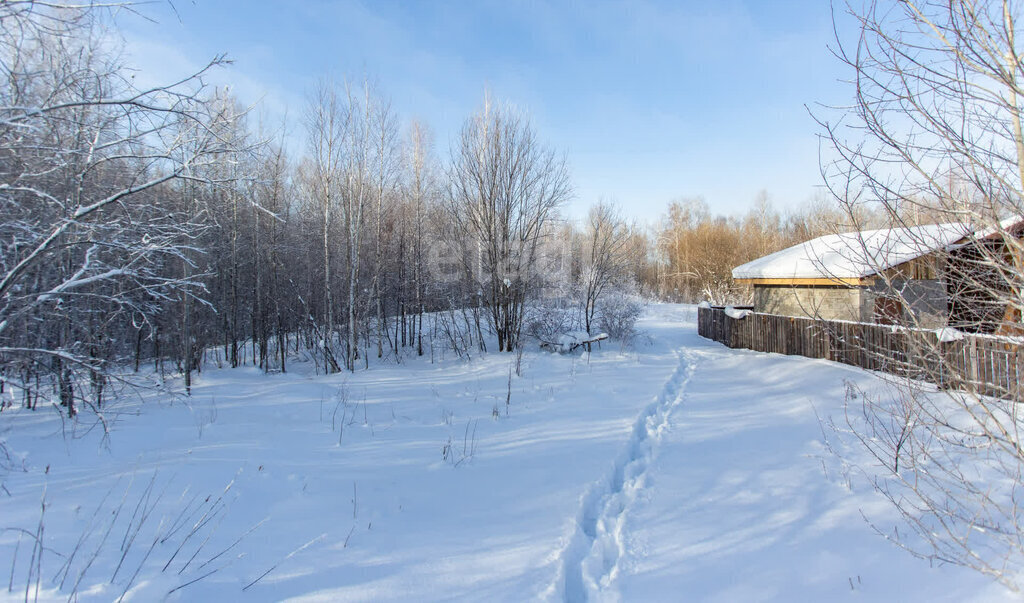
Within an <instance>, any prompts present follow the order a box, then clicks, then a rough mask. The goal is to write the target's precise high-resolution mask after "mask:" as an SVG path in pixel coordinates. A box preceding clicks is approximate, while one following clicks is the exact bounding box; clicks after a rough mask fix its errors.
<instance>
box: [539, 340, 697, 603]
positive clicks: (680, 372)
mask: <svg viewBox="0 0 1024 603" xmlns="http://www.w3.org/2000/svg"><path fill="white" fill-rule="evenodd" d="M692 369H693V363H692V362H691V361H690V358H688V356H687V355H686V354H681V355H680V360H679V365H678V366H677V367H676V369H675V371H674V372H673V374H672V376H671V377H670V378H669V380H668V382H667V383H666V384H665V386H664V387H663V388H662V391H661V393H660V394H658V396H657V397H656V398H655V400H654V402H652V403H651V404H650V405H648V406H647V408H645V409H644V410H643V411H642V412H641V413H640V415H639V416H638V417H637V418H636V421H635V422H634V423H633V430H632V433H631V434H630V437H629V440H628V441H627V442H626V446H625V447H624V448H623V450H622V452H621V453H620V454H619V456H618V458H617V459H616V461H615V463H614V464H613V466H612V469H611V471H610V472H609V474H608V475H607V476H606V478H605V479H603V480H602V481H600V482H597V483H596V484H594V485H593V486H592V487H591V488H590V490H589V491H588V492H587V494H586V495H585V496H584V497H583V501H582V504H581V507H580V511H579V514H578V516H577V530H576V534H575V535H574V537H573V539H572V541H571V542H570V543H569V545H568V546H567V547H566V549H565V550H564V551H563V553H562V562H563V567H562V572H561V575H562V576H563V577H564V580H565V583H564V585H563V587H564V588H563V589H558V590H560V591H562V592H563V593H564V598H565V601H569V602H577V601H587V600H616V599H617V598H618V597H617V596H616V593H615V592H614V591H612V590H611V589H609V587H610V586H611V585H612V583H613V582H614V581H615V579H616V578H617V576H618V574H619V572H620V571H621V567H620V563H621V561H622V559H623V557H624V554H625V552H626V551H625V547H626V540H625V534H624V528H625V525H624V524H625V519H626V510H627V509H628V508H629V507H630V506H631V505H632V504H633V502H634V501H635V500H636V498H637V496H638V494H639V492H640V491H641V490H642V489H643V487H644V483H645V481H646V475H647V469H648V466H649V465H650V462H651V459H652V458H653V456H654V451H655V448H656V446H657V445H658V443H659V442H660V440H661V436H662V432H663V431H664V429H665V428H666V426H667V425H668V421H669V416H670V415H671V413H672V411H673V410H674V409H675V408H676V407H677V406H679V405H680V404H681V403H682V401H683V398H684V392H685V389H686V384H687V382H688V381H689V379H690V375H691V373H692Z"/></svg>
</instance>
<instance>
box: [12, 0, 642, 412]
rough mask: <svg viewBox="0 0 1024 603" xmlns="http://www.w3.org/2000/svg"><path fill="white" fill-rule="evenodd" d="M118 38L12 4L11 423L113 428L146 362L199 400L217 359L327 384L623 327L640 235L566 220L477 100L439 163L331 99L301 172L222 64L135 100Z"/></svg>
mask: <svg viewBox="0 0 1024 603" xmlns="http://www.w3.org/2000/svg"><path fill="white" fill-rule="evenodd" d="M108 16H109V13H108V7H106V5H91V4H87V5H81V6H75V5H69V6H47V5H42V4H39V3H34V2H29V1H25V2H19V1H11V2H5V3H3V4H2V5H0V53H2V58H3V60H2V61H0V69H2V70H3V71H2V73H3V80H4V81H3V84H4V85H3V86H2V87H0V245H2V247H0V394H2V397H0V400H2V401H3V403H4V404H12V403H19V402H20V403H23V404H24V405H26V406H29V407H35V406H36V405H38V404H39V403H40V402H49V401H54V402H56V403H58V404H60V405H61V406H62V407H63V408H65V409H66V412H67V413H68V414H69V415H74V414H75V413H76V412H77V410H78V409H79V408H80V407H81V406H82V405H87V406H90V407H93V408H94V409H97V410H98V409H99V408H100V407H101V406H102V404H103V403H104V399H105V397H106V396H108V395H109V390H110V388H111V386H113V385H117V384H118V383H133V382H134V377H133V373H134V372H137V371H139V370H140V369H141V368H143V367H144V366H146V365H147V364H148V363H153V365H154V366H155V367H156V369H157V370H158V371H160V372H161V374H164V373H174V374H181V375H183V376H184V379H185V384H186V387H189V386H190V384H191V379H192V375H193V374H194V373H195V372H196V371H199V370H202V368H203V362H204V358H205V359H209V358H210V357H211V352H212V356H213V357H215V358H218V359H219V361H220V362H221V363H223V364H226V365H229V366H239V365H242V364H251V365H254V366H259V367H261V368H262V369H264V370H266V371H271V370H280V371H284V370H287V368H288V358H289V357H290V355H292V354H295V353H302V354H306V355H308V356H309V357H311V358H312V359H313V360H314V361H315V362H316V363H317V366H318V367H319V368H320V369H321V370H324V371H327V372H333V371H339V370H345V369H347V370H355V369H357V368H359V367H360V366H362V367H366V366H369V360H370V358H393V359H399V358H401V357H402V355H403V354H420V355H422V354H425V353H429V351H430V350H432V349H433V346H434V345H435V343H437V342H441V343H443V344H444V345H447V346H449V347H451V348H453V349H455V351H456V352H458V353H465V352H468V351H469V350H470V349H471V348H475V349H484V348H485V347H486V346H487V345H488V341H493V340H494V339H493V338H495V337H496V339H497V349H498V350H502V351H504V350H508V351H511V350H515V349H518V348H519V347H520V346H521V345H522V339H521V338H522V334H523V331H524V324H526V323H528V322H531V320H532V323H531V324H543V323H544V320H543V317H541V318H540V319H537V318H536V317H534V319H529V317H528V314H529V312H530V311H531V308H532V307H534V306H537V305H547V306H549V307H557V309H558V310H559V316H560V317H561V320H562V324H563V326H564V322H565V317H566V316H568V317H569V318H568V320H569V322H570V323H571V324H570V325H568V326H576V327H579V328H585V329H588V330H589V329H591V328H598V327H599V326H600V325H599V324H598V323H601V321H602V320H605V321H606V322H607V321H610V322H615V320H617V319H618V318H621V317H616V316H611V315H610V314H609V315H608V316H605V315H603V314H602V311H601V305H602V304H601V300H602V298H604V297H606V296H607V295H608V294H609V292H611V291H633V290H635V283H636V280H637V279H638V277H639V272H640V270H639V269H638V268H637V267H638V266H643V265H644V261H643V258H644V256H645V255H646V254H647V249H646V240H645V238H644V236H643V235H642V233H640V231H639V230H638V229H636V228H635V227H633V226H631V225H629V224H627V222H626V221H625V220H624V219H623V218H622V217H621V215H620V214H618V212H617V211H616V210H615V209H614V208H613V207H611V206H609V205H604V204H598V205H596V206H595V207H594V208H593V210H592V211H591V212H590V214H589V216H588V218H587V219H585V220H583V221H582V222H581V223H578V224H574V223H570V222H567V221H565V220H564V219H562V218H561V217H560V214H559V207H560V206H561V205H562V204H563V203H564V202H565V201H566V200H567V199H568V198H569V197H570V196H571V194H572V191H571V187H570V183H569V176H568V172H567V169H566V167H565V163H564V159H563V158H562V156H561V155H559V154H558V153H557V152H555V151H554V150H552V149H550V148H548V147H547V146H545V145H544V144H543V143H542V142H541V141H540V140H539V138H538V136H537V134H536V133H535V131H534V130H533V128H532V126H531V125H530V123H529V122H528V120H526V119H525V118H524V117H523V116H522V115H521V114H520V113H519V112H517V111H516V110H514V109H513V108H511V107H508V106H504V105H501V104H498V103H492V102H490V101H485V103H484V105H483V107H482V108H481V109H480V110H479V112H478V113H476V114H475V115H472V116H470V117H469V118H468V119H467V120H466V122H465V125H464V127H463V129H462V131H461V133H460V134H459V136H458V138H457V142H456V143H455V144H453V150H452V152H451V156H450V157H448V158H446V160H442V159H441V158H439V157H438V156H437V154H436V151H435V148H434V144H433V140H432V137H431V134H430V131H429V129H428V128H427V127H426V126H425V125H424V124H419V123H415V122H411V123H405V122H403V121H402V118H401V117H400V116H399V115H397V114H396V113H395V111H394V110H393V109H392V107H391V105H390V103H389V102H388V100H387V98H386V96H385V95H383V94H382V93H381V92H379V91H378V90H377V89H375V87H374V86H372V85H370V84H369V83H367V82H350V81H331V80H328V79H325V80H323V81H322V82H321V83H320V84H319V85H318V86H317V88H316V89H315V90H313V91H311V92H310V94H309V100H308V102H307V105H306V107H304V109H303V111H302V119H301V127H302V134H304V138H305V140H306V141H307V142H306V146H305V147H304V148H302V149H301V150H299V151H298V152H296V153H294V154H290V153H289V152H288V151H287V150H286V145H285V144H284V141H283V138H282V137H281V136H280V134H279V133H275V132H274V131H273V130H268V129H266V128H265V127H263V124H261V123H260V121H259V120H258V119H257V117H256V115H255V114H254V113H253V112H252V111H251V110H248V109H247V108H245V107H243V106H241V105H240V104H239V103H238V101H237V100H235V99H233V98H232V97H230V96H229V95H227V94H226V93H224V92H222V91H218V90H211V89H209V88H208V87H207V86H206V85H205V84H204V76H206V75H207V73H208V71H209V70H210V69H216V68H218V67H219V66H220V64H221V63H223V59H222V58H218V59H215V60H213V61H212V62H211V63H210V65H208V66H207V67H206V69H203V70H201V71H200V72H198V73H195V74H193V75H192V76H191V77H188V78H185V79H183V80H182V81H179V82H176V83H173V84H171V85H168V86H157V87H153V88H148V89H141V88H139V87H138V86H137V85H136V84H135V79H134V77H133V74H132V73H131V71H130V70H128V69H127V68H126V66H125V65H124V64H123V63H121V62H120V58H119V55H118V53H117V52H114V51H112V50H111V49H110V48H109V39H106V38H103V37H102V36H101V35H100V34H99V33H97V32H101V31H103V27H100V26H101V25H109V24H110V23H109V22H108V21H107V18H108ZM540 299H544V300H548V302H550V303H546V304H537V303H536V302H537V301H538V300H540ZM427 313H433V314H434V315H435V316H436V318H437V319H436V320H426V321H425V320H424V316H425V314H427ZM428 331H429V332H428Z"/></svg>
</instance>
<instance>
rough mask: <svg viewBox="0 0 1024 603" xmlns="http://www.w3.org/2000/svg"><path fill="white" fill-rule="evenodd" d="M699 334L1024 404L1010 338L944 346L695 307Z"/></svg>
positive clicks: (1016, 351)
mask: <svg viewBox="0 0 1024 603" xmlns="http://www.w3.org/2000/svg"><path fill="white" fill-rule="evenodd" d="M697 332H698V333H699V334H700V336H701V337H705V338H707V339H712V340H714V341H717V342H719V343H723V344H725V345H726V346H728V347H730V348H743V349H748V350H754V351H757V352H774V353H777V354H788V355H791V356H806V357H808V358H824V359H827V360H833V361H835V362H842V363H843V364H849V365H852V366H857V367H861V368H865V369H869V370H875V371H882V372H886V373H891V374H894V375H900V376H905V377H911V378H914V379H921V380H924V381H930V382H932V383H936V384H938V385H939V386H940V387H945V388H952V389H964V388H970V389H972V390H974V391H977V392H978V393H980V394H982V395H988V396H996V397H999V398H1006V399H1012V400H1024V397H1022V396H1024V390H1022V388H1021V385H1020V383H1021V380H1022V378H1024V351H1022V349H1021V348H1022V346H1021V345H1020V344H1019V343H1017V342H1015V341H1013V340H1009V339H1006V338H1000V337H991V336H974V335H969V334H965V335H964V338H963V339H960V340H957V341H947V342H940V341H939V339H938V336H937V335H936V333H935V332H934V331H926V330H921V329H908V328H902V327H895V326H890V325H878V324H869V323H854V322H842V321H828V320H815V319H812V318H798V317H793V316H778V315H774V314H760V313H749V314H747V315H746V316H745V317H743V318H732V317H730V316H728V315H727V314H726V312H725V308H721V307H710V308H707V307H702V308H700V309H699V310H698V312H697Z"/></svg>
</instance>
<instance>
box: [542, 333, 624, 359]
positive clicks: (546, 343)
mask: <svg viewBox="0 0 1024 603" xmlns="http://www.w3.org/2000/svg"><path fill="white" fill-rule="evenodd" d="M605 339H608V333H598V334H597V335H591V334H590V333H587V332H586V331H572V332H569V333H562V334H560V335H558V336H557V337H552V338H551V339H550V340H547V339H542V340H541V342H540V347H541V349H543V350H551V351H553V352H558V353H560V354H568V353H569V352H571V351H573V350H575V349H576V348H578V347H581V346H584V345H587V344H591V343H595V342H598V341H603V340H605Z"/></svg>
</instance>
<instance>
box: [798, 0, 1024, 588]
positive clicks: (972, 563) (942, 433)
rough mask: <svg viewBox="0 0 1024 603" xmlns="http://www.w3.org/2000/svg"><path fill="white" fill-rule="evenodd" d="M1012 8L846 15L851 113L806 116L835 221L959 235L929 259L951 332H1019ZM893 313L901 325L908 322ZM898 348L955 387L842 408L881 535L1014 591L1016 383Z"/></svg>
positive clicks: (908, 8) (910, 387)
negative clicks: (946, 302)
mask: <svg viewBox="0 0 1024 603" xmlns="http://www.w3.org/2000/svg"><path fill="white" fill-rule="evenodd" d="M1020 11H1021V5H1020V3H1019V2H1013V1H1010V0H978V1H971V0H957V1H941V2H940V1H931V0H922V1H912V0H902V1H899V2H880V1H879V2H868V3H866V4H865V5H864V6H863V7H856V8H854V7H850V8H849V14H850V15H851V16H852V18H853V19H854V20H855V21H856V23H857V24H858V25H859V30H860V31H859V34H860V35H859V36H858V37H857V38H856V40H855V41H851V42H848V43H847V42H845V41H843V40H839V43H838V44H837V47H836V50H835V54H836V56H837V57H838V58H839V59H840V60H841V61H842V62H843V63H845V65H846V66H847V67H848V68H849V70H850V74H851V79H852V83H853V86H854V90H855V93H856V96H855V102H854V104H853V105H852V106H851V107H846V108H839V109H838V110H836V111H834V112H830V111H827V110H822V111H820V112H819V114H818V115H817V117H816V119H818V121H819V123H820V124H821V126H822V130H823V135H824V138H825V140H826V142H827V143H828V145H827V147H828V153H829V157H830V161H829V162H827V163H826V164H825V166H824V168H823V169H824V175H825V178H826V182H827V183H828V185H829V187H830V189H831V191H832V193H833V194H834V195H835V197H836V198H837V199H838V200H839V201H840V202H841V203H842V204H843V205H844V206H845V208H846V209H847V214H848V216H850V217H852V218H855V217H856V216H857V214H858V212H859V211H860V210H861V208H862V207H864V206H866V205H872V206H876V207H878V208H880V209H881V210H882V211H883V212H884V213H885V215H887V217H888V223H889V225H890V226H893V227H903V226H909V225H912V224H918V223H922V222H956V223H962V224H964V228H965V232H970V233H973V234H969V235H967V236H966V237H965V239H964V240H963V241H962V242H961V243H960V244H958V245H955V246H953V249H950V250H948V253H944V252H942V251H941V250H940V255H941V257H940V258H939V262H938V270H939V271H940V272H941V276H940V278H941V282H942V283H943V284H944V285H945V287H946V293H947V294H948V296H949V298H950V305H951V309H952V312H951V315H950V322H951V324H953V325H954V326H956V327H958V328H960V329H964V330H972V331H995V332H996V333H1001V332H1002V333H1007V332H1014V331H1019V330H1020V310H1021V307H1022V305H1024V299H1022V295H1021V292H1022V290H1024V270H1022V268H1024V264H1022V261H1021V259H1022V258H1024V254H1022V244H1021V238H1020V235H1021V221H1020V216H1022V215H1024V134H1022V131H1021V109H1020V98H1021V95H1022V92H1024V90H1022V88H1021V84H1022V82H1024V55H1022V51H1021V49H1020V48H1019V46H1020V45H1019V44H1018V39H1017V38H1018V33H1019V32H1017V24H1018V22H1019V18H1020ZM853 221H856V220H855V219H854V220H853ZM880 278H881V279H883V280H884V284H885V286H886V287H887V288H888V289H889V290H890V291H891V292H893V294H895V295H897V296H899V298H900V304H901V306H907V307H909V306H910V305H912V304H913V303H914V301H915V300H914V299H913V297H912V296H911V295H910V294H908V293H907V291H908V290H907V289H906V288H904V287H903V284H904V283H905V282H906V281H905V275H903V274H883V275H880ZM902 318H903V321H904V324H905V325H906V326H915V317H914V315H912V314H910V313H905V314H903V315H902ZM909 332H910V331H908V333H909ZM1006 344H1007V345H1016V344H1013V343H1012V342H1009V341H1007V342H1006ZM912 346H913V348H914V349H913V350H912V352H913V353H915V354H919V355H922V356H924V357H929V358H933V359H934V362H933V365H934V367H935V368H934V371H933V373H934V374H932V375H930V376H929V378H930V379H932V380H935V381H938V382H941V383H945V384H951V385H952V386H953V387H954V388H955V390H956V391H940V392H934V391H927V390H926V388H924V387H923V386H921V384H920V382H918V381H916V380H914V379H912V378H908V379H906V380H903V381H901V382H900V383H899V384H898V385H899V386H900V394H899V395H898V396H897V399H896V400H886V399H885V398H878V397H871V396H868V397H865V396H863V395H860V396H857V399H858V400H860V401H861V404H862V406H863V409H862V410H863V412H860V413H856V412H855V413H849V416H850V417H852V418H851V420H850V426H851V427H853V429H854V430H855V432H856V433H857V435H858V438H859V439H860V441H861V442H862V443H863V444H864V445H865V446H866V448H867V450H868V451H869V452H870V454H871V455H873V457H874V458H876V459H877V460H878V461H879V462H880V464H881V465H882V466H884V467H887V468H888V469H889V471H890V475H889V476H888V477H887V478H886V479H879V480H878V481H877V482H876V485H877V488H878V489H879V490H880V491H881V492H882V493H883V494H885V495H886V496H887V497H888V498H889V500H890V501H891V502H892V503H893V505H894V506H895V508H896V509H898V510H899V511H900V513H901V514H902V516H903V518H904V519H905V520H906V522H907V523H908V524H909V525H910V526H912V528H913V530H912V531H910V532H909V533H908V531H907V530H904V531H903V532H893V533H890V534H889V536H890V537H891V538H893V539H894V540H895V541H897V542H898V543H899V544H901V545H902V546H904V547H905V548H907V549H908V550H910V551H911V552H913V553H914V554H917V555H920V556H923V557H927V558H929V559H935V560H939V561H944V562H950V563H956V564H961V565H965V566H968V567H971V568H974V569H976V570H978V571H981V572H983V573H985V574H988V575H991V576H993V577H995V578H997V579H998V580H999V581H1001V582H1002V583H1003V584H1005V585H1007V586H1009V587H1011V588H1013V589H1015V590H1016V589H1017V588H1018V585H1019V577H1018V572H1019V568H1020V567H1021V565H1020V564H1021V561H1022V555H1024V540H1022V536H1024V524H1022V520H1021V517H1024V515H1022V513H1021V511H1022V510H1024V507H1022V506H1021V500H1024V497H1022V494H1024V492H1022V491H1021V487H1022V483H1024V482H1022V479H1021V478H1022V468H1024V441H1022V439H1021V427H1022V425H1021V423H1020V420H1019V418H1018V414H1019V412H1018V408H1017V407H1018V405H1019V404H1020V403H1021V401H1022V397H1021V391H1020V388H1019V385H1018V384H1017V383H1016V379H1014V380H1013V382H1012V383H1007V384H1004V386H1002V387H997V388H992V387H988V386H984V385H983V384H982V383H980V381H979V380H978V379H977V378H976V377H975V376H973V375H971V374H968V373H967V372H966V371H964V370H963V369H962V368H959V366H962V365H958V364H956V363H952V362H949V361H948V351H949V347H950V344H947V343H943V342H941V341H936V338H935V337H934V336H932V337H926V336H924V335H920V336H915V337H913V338H912ZM1010 349H1014V348H1010ZM908 376H909V377H918V376H920V375H918V374H914V373H910V374H909V375H908Z"/></svg>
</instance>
